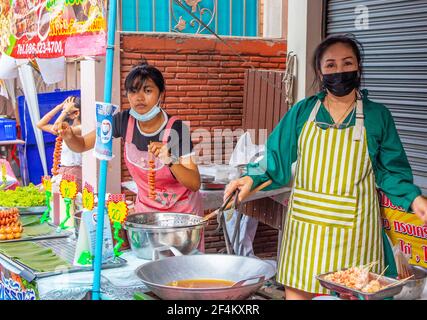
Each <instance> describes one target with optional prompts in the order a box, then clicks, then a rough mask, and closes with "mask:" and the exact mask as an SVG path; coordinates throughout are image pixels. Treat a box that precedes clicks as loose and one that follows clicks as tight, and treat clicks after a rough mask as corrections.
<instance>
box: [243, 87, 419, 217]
mask: <svg viewBox="0 0 427 320" xmlns="http://www.w3.org/2000/svg"><path fill="white" fill-rule="evenodd" d="M362 96H363V113H364V116H365V119H364V125H365V128H366V135H367V143H368V152H369V157H370V159H371V162H372V166H373V170H374V174H375V181H376V184H377V186H378V187H379V188H381V189H382V190H383V191H384V193H385V194H386V195H387V196H388V197H389V198H390V200H391V201H392V202H393V204H394V205H397V206H401V207H402V208H404V209H405V210H407V211H409V209H410V205H411V203H412V201H413V200H414V199H415V198H416V197H417V196H419V195H420V194H421V190H420V188H418V187H417V186H415V185H414V184H413V176H412V170H411V167H410V165H409V162H408V159H407V157H406V154H405V151H404V149H403V146H402V143H401V141H400V138H399V135H398V133H397V130H396V126H395V124H394V120H393V117H392V115H391V113H390V111H389V110H388V109H387V108H386V107H385V106H384V105H382V104H380V103H376V102H373V101H371V100H369V99H368V91H367V90H362ZM324 97H325V93H324V92H319V93H318V94H316V95H314V96H311V97H309V98H306V99H304V100H301V101H299V102H298V103H296V104H295V105H294V106H293V107H292V108H291V109H290V110H289V111H288V112H287V113H286V115H285V116H284V117H283V118H282V120H281V121H280V123H279V124H278V125H277V127H276V128H275V129H274V130H273V132H272V133H271V135H270V136H269V137H268V140H267V143H266V153H265V156H264V158H263V159H262V160H261V161H260V162H259V163H249V164H248V166H247V172H248V173H247V175H248V176H250V177H251V178H252V179H253V181H254V184H253V188H255V187H256V186H258V185H260V184H261V183H263V182H264V181H267V180H269V179H271V180H272V181H273V183H272V184H271V185H270V186H269V187H268V188H266V190H268V189H277V188H280V187H283V186H285V185H287V184H288V183H289V181H290V179H291V166H292V163H294V162H295V161H296V160H297V154H298V137H299V135H300V134H301V131H302V128H303V126H304V124H305V123H306V122H307V120H308V118H309V116H310V113H311V111H312V110H313V108H314V106H315V104H316V102H317V100H318V99H321V100H322V101H323V99H324ZM349 119H351V121H350V122H349V124H348V126H354V125H355V117H351V113H350V115H349V116H348V117H347V119H346V120H344V122H343V123H346V122H347V121H348V120H349ZM316 120H317V121H318V122H324V123H329V124H332V123H333V120H332V118H331V116H330V114H329V113H328V111H327V110H326V108H325V107H324V105H323V104H322V105H321V107H320V109H319V112H318V114H317V117H316ZM314 161H315V159H314Z"/></svg>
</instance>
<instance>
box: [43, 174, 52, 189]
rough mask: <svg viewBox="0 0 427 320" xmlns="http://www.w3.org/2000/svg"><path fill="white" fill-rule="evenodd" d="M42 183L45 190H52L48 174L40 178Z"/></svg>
mask: <svg viewBox="0 0 427 320" xmlns="http://www.w3.org/2000/svg"><path fill="white" fill-rule="evenodd" d="M42 184H43V188H44V190H45V191H49V192H52V181H51V180H50V177H49V176H46V177H43V178H42Z"/></svg>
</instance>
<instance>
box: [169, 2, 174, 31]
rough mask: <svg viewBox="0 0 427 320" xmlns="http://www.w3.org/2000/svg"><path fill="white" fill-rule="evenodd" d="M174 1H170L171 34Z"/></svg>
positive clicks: (170, 29)
mask: <svg viewBox="0 0 427 320" xmlns="http://www.w3.org/2000/svg"><path fill="white" fill-rule="evenodd" d="M172 19H173V0H169V32H172Z"/></svg>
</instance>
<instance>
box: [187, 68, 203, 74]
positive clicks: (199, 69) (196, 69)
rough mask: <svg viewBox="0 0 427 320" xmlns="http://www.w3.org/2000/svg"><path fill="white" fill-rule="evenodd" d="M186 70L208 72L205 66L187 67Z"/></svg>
mask: <svg viewBox="0 0 427 320" xmlns="http://www.w3.org/2000/svg"><path fill="white" fill-rule="evenodd" d="M188 72H194V73H204V72H208V68H206V67H188Z"/></svg>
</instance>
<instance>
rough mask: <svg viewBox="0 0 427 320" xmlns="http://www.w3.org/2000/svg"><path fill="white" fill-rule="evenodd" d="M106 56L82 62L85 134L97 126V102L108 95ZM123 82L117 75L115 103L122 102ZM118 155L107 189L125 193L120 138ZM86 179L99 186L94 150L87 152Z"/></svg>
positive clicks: (110, 169)
mask: <svg viewBox="0 0 427 320" xmlns="http://www.w3.org/2000/svg"><path fill="white" fill-rule="evenodd" d="M114 69H115V70H114V75H113V77H115V75H116V74H119V72H118V70H119V66H118V65H117V63H116V61H115V64H114ZM104 77H105V58H104V57H97V58H96V60H93V59H88V60H84V61H82V62H81V98H82V134H83V135H84V134H87V133H89V132H91V131H93V130H95V126H96V113H95V102H96V101H103V99H104ZM119 91H120V84H117V81H115V78H113V95H112V103H114V104H116V105H118V104H119V103H118V99H119V95H118V92H119ZM113 154H114V155H115V157H114V158H113V160H112V161H109V163H108V173H107V174H108V176H107V187H106V190H107V192H109V193H121V186H120V184H121V164H120V158H121V146H120V140H119V139H115V140H114V142H113ZM82 169H83V183H84V182H88V183H90V184H91V185H92V186H94V187H95V192H97V191H96V190H98V178H99V161H98V160H97V159H96V158H95V157H94V156H93V150H90V151H87V152H85V153H84V154H83V165H82Z"/></svg>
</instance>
